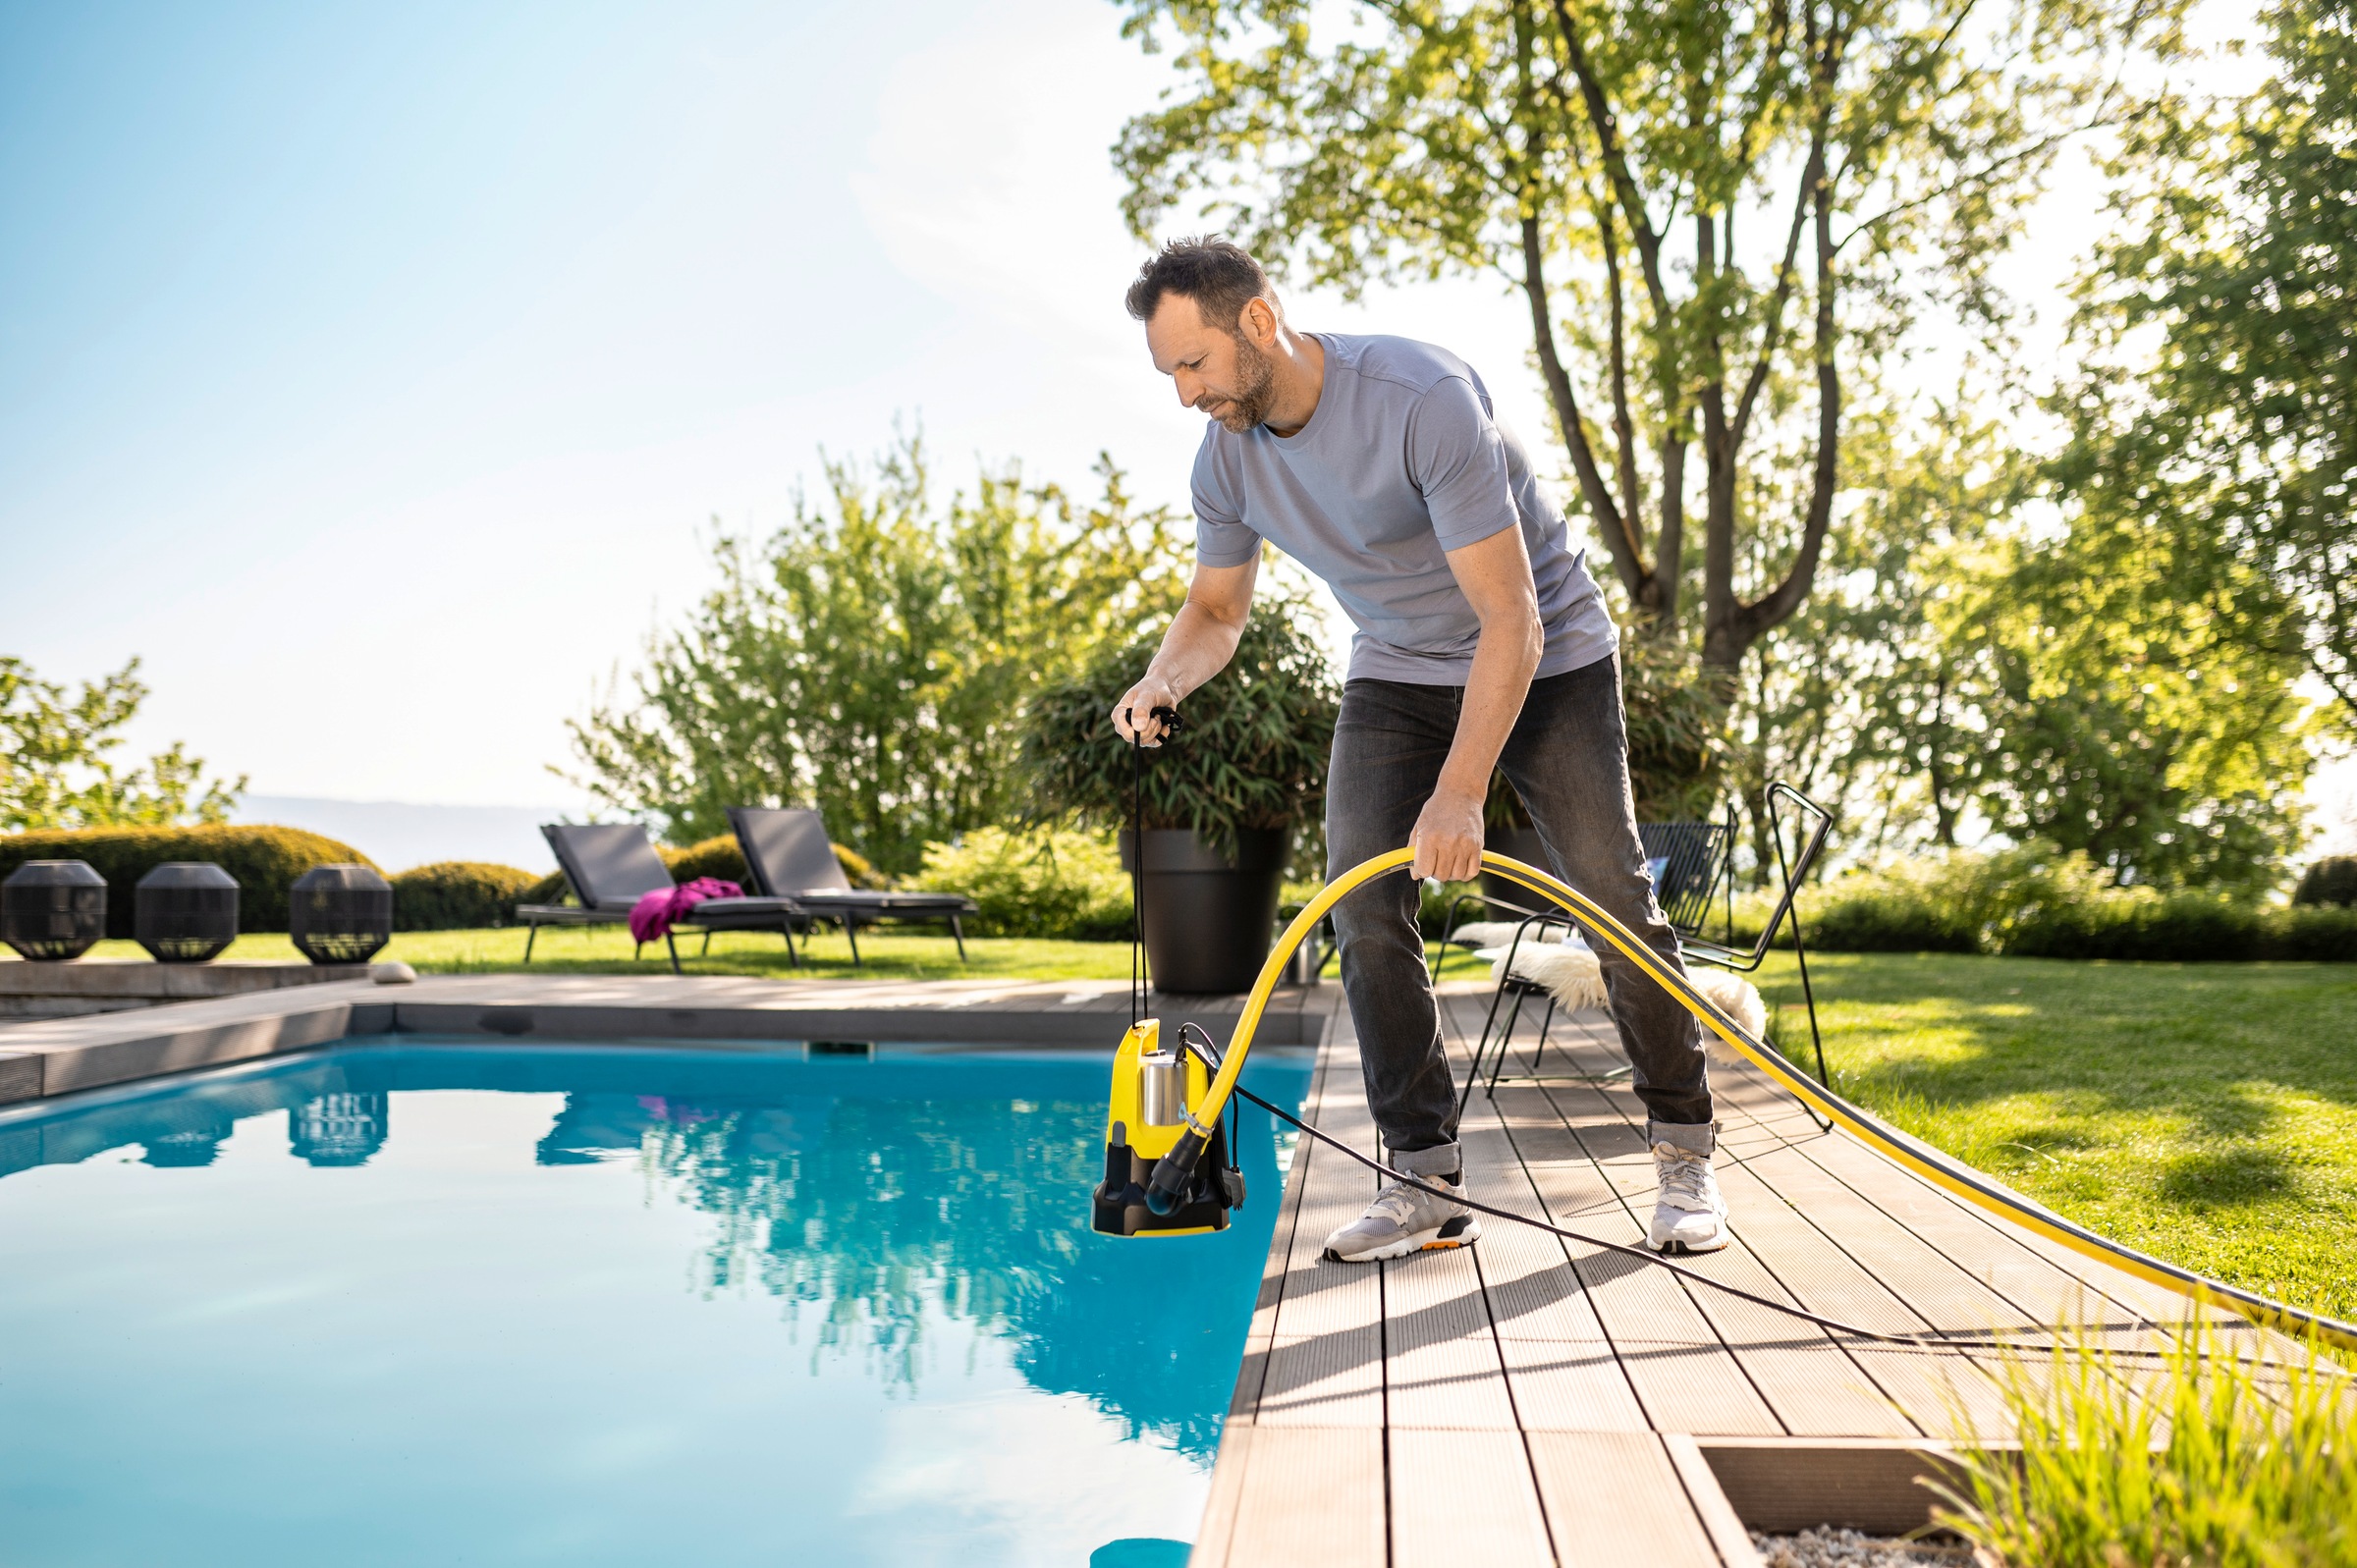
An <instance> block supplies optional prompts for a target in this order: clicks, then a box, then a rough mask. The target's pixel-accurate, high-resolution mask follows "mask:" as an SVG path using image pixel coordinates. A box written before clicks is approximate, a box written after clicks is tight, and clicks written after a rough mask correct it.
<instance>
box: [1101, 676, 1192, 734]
mask: <svg viewBox="0 0 2357 1568" xmlns="http://www.w3.org/2000/svg"><path fill="white" fill-rule="evenodd" d="M1157 708H1169V709H1171V710H1172V711H1173V712H1177V711H1178V691H1177V689H1176V688H1174V687H1173V686H1172V685H1171V683H1170V682H1169V681H1168V680H1165V679H1164V678H1163V677H1162V676H1157V675H1155V674H1154V673H1153V672H1152V671H1148V672H1147V673H1146V677H1145V678H1144V679H1143V680H1140V681H1139V682H1138V683H1137V684H1136V685H1134V686H1131V687H1130V688H1129V690H1128V691H1127V692H1126V693H1125V694H1124V696H1123V698H1122V700H1121V701H1119V702H1117V703H1115V704H1114V705H1113V730H1114V733H1116V734H1118V735H1120V736H1121V737H1122V738H1123V739H1124V740H1125V741H1126V740H1134V741H1138V742H1142V743H1143V744H1145V745H1149V746H1159V745H1161V744H1162V738H1163V735H1164V734H1165V733H1166V732H1167V731H1166V730H1164V728H1163V723H1162V721H1161V720H1160V719H1157V718H1155V717H1154V710H1155V709H1157Z"/></svg>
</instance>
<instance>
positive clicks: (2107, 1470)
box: [1938, 1324, 2357, 1568]
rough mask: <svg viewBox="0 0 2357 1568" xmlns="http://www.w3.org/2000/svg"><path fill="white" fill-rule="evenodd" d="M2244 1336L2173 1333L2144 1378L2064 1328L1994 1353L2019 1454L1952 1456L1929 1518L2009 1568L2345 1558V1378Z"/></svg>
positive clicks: (2353, 1414) (2349, 1530)
mask: <svg viewBox="0 0 2357 1568" xmlns="http://www.w3.org/2000/svg"><path fill="white" fill-rule="evenodd" d="M2244 1340H2245V1336H2241V1335H2237V1336H2234V1337H2233V1338H2229V1337H2228V1336H2227V1335H2225V1334H2223V1333H2220V1332H2219V1331H2218V1330H2216V1329H2214V1328H2212V1327H2210V1326H2209V1325H2205V1324H2190V1325H2182V1326H2180V1327H2179V1329H2178V1330H2177V1333H2176V1337H2175V1339H2174V1341H2173V1342H2172V1345H2171V1347H2170V1351H2169V1354H2168V1357H2167V1360H2166V1361H2165V1364H2164V1365H2163V1366H2162V1367H2160V1368H2159V1369H2153V1368H2150V1367H2148V1366H2145V1365H2142V1364H2134V1363H2123V1362H2122V1361H2120V1360H2119V1359H2117V1358H2115V1357H2114V1356H2113V1355H2112V1354H2111V1352H2110V1348H2109V1347H2108V1346H2106V1345H2105V1344H2104V1343H2103V1342H2102V1341H2101V1340H2100V1339H2099V1338H2097V1337H2096V1336H2095V1335H2093V1334H2091V1333H2089V1332H2087V1331H2086V1330H2084V1329H2081V1330H2078V1331H2076V1332H2074V1333H2072V1334H2070V1335H2067V1336H2065V1337H2064V1338H2063V1339H2062V1340H2061V1341H2060V1342H2058V1343H2056V1346H2055V1348H2054V1350H2053V1352H2052V1354H2051V1356H2049V1357H2047V1358H2045V1361H2046V1364H2045V1365H2044V1366H2040V1365H2038V1364H2037V1363H2036V1362H2035V1361H2031V1360H2029V1358H2028V1357H2027V1356H2014V1357H2007V1358H2005V1359H2004V1360H2003V1361H2001V1362H2000V1363H1999V1370H1998V1371H1996V1372H1995V1373H1992V1374H1989V1375H1988V1376H1990V1377H1991V1378H1992V1379H1993V1380H1994V1381H1995V1383H1996V1385H1997V1388H1998V1391H1999V1392H2000V1394H2001V1396H2002V1398H2003V1400H2004V1405H2005V1409H2006V1411H2007V1413H2008V1414H2009V1415H2010V1416H2011V1417H2012V1419H2013V1424H2014V1426H2015V1427H2016V1428H2017V1429H2018V1432H2019V1436H2020V1444H2021V1447H2020V1453H2019V1455H2018V1456H2016V1455H2015V1454H2013V1453H2011V1452H2009V1451H2006V1450H2005V1449H2002V1448H1997V1447H1991V1448H1970V1447H1968V1448H1967V1449H1966V1451H1965V1454H1964V1462H1965V1472H1966V1481H1965V1486H1964V1487H1963V1489H1962V1490H1961V1491H1960V1492H1959V1491H1947V1497H1948V1502H1949V1506H1947V1507H1946V1508H1943V1509H1942V1510H1940V1512H1939V1516H1938V1522H1939V1523H1941V1524H1943V1525H1946V1527H1948V1528H1949V1529H1952V1530H1954V1531H1956V1532H1957V1533H1958V1534H1960V1535H1962V1536H1964V1537H1965V1538H1966V1539H1967V1540H1969V1541H1975V1542H1977V1543H1978V1544H1980V1545H1982V1546H1985V1547H1987V1548H1988V1549H1989V1550H1990V1551H1992V1552H1993V1553H1995V1554H1996V1556H1997V1557H1998V1558H1999V1559H2000V1560H2001V1562H2004V1563H2006V1564H2011V1565H2019V1568H2031V1565H2033V1564H2035V1565H2036V1568H2125V1565H2128V1564H2134V1565H2137V1568H2143V1565H2146V1564H2153V1565H2156V1568H2158V1565H2165V1564H2180V1563H2182V1564H2188V1565H2191V1564H2202V1565H2205V1568H2348V1565H2351V1564H2357V1385H2353V1384H2352V1383H2351V1380H2350V1379H2349V1376H2348V1374H2347V1373H2345V1372H2343V1371H2341V1370H2340V1368H2338V1367H2337V1366H2335V1365H2334V1364H2333V1363H2332V1361H2330V1359H2328V1358H2327V1356H2326V1355H2324V1354H2323V1353H2322V1352H2321V1348H2320V1347H2319V1346H2317V1345H2314V1344H2310V1345H2308V1346H2307V1347H2306V1348H2305V1349H2304V1351H2302V1352H2300V1353H2297V1354H2294V1355H2293V1356H2290V1357H2288V1358H2279V1357H2278V1355H2277V1353H2276V1352H2275V1351H2273V1350H2271V1349H2264V1348H2263V1349H2261V1350H2259V1351H2257V1352H2253V1351H2252V1350H2249V1349H2246V1348H2244ZM1959 1414H1961V1412H1959ZM1967 1430H1969V1429H1967ZM1942 1489H1943V1490H1947V1489H1946V1488H1945V1487H1944V1488H1942Z"/></svg>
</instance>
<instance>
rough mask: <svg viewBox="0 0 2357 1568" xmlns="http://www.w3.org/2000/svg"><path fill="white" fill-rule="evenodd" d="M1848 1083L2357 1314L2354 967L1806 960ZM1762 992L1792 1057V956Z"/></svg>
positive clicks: (2127, 1233) (2142, 1243)
mask: <svg viewBox="0 0 2357 1568" xmlns="http://www.w3.org/2000/svg"><path fill="white" fill-rule="evenodd" d="M1809 971H1810V975H1811V978H1812V979H1813V980H1814V981H1815V982H1816V986H1817V996H1818V1015H1819V1018H1820V1020H1821V1021H1822V1022H1823V1024H1824V1025H1825V1032H1826V1042H1825V1045H1826V1058H1827V1061H1828V1063H1829V1064H1830V1065H1831V1067H1832V1069H1833V1072H1834V1075H1835V1087H1836V1089H1838V1090H1839V1091H1840V1092H1841V1093H1842V1094H1844V1095H1846V1096H1848V1097H1849V1098H1851V1099H1853V1100H1856V1101H1857V1102H1859V1103H1860V1104H1862V1105H1864V1106H1866V1107H1868V1108H1870V1109H1872V1110H1874V1111H1876V1112H1877V1113H1879V1114H1881V1115H1882V1116H1884V1117H1885V1118H1887V1119H1888V1120H1891V1121H1892V1122H1895V1123H1896V1124H1897V1125H1899V1126H1901V1127H1903V1128H1905V1129H1906V1130H1907V1131H1909V1132H1911V1133H1913V1134H1915V1135H1916V1136H1917V1137H1919V1138H1922V1139H1924V1140H1925V1141H1926V1142H1928V1143H1932V1144H1935V1145H1937V1146H1938V1147H1940V1148H1942V1149H1945V1150H1946V1151H1947V1152H1949V1153H1950V1154H1953V1155H1955V1156H1957V1157H1958V1158H1960V1159H1962V1160H1964V1161H1965V1162H1968V1163H1970V1164H1972V1165H1975V1166H1977V1167H1979V1168H1980V1169H1983V1170H1986V1171H1989V1172H1991V1173H1992V1174H1994V1175H1997V1176H1998V1177H2000V1178H2001V1179H2002V1180H2004V1181H2006V1182H2007V1183H2009V1184H2011V1185H2012V1186H2015V1187H2017V1188H2019V1189H2020V1190H2021V1191H2023V1192H2026V1193H2028V1194H2030V1195H2031V1196H2033V1197H2035V1198H2037V1199H2038V1200H2039V1201H2040V1202H2042V1203H2044V1204H2047V1205H2048V1206H2050V1207H2052V1208H2054V1209H2056V1210H2057V1211H2059V1212H2060V1213H2062V1214H2064V1215H2067V1216H2069V1217H2071V1218H2073V1219H2075V1220H2077V1221H2079V1222H2080V1223H2081V1224H2084V1225H2087V1226H2089V1227H2090V1228H2092V1229H2095V1230H2100V1231H2102V1232H2104V1233H2105V1234H2106V1235H2110V1236H2113V1237H2116V1238H2118V1239H2119V1240H2121V1241H2124V1242H2127V1243H2128V1244H2130V1245H2131V1246H2134V1247H2137V1248H2139V1249H2141V1250H2143V1251H2146V1252H2150V1253H2153V1254H2155V1255H2156V1256H2159V1257H2163V1258H2166V1259H2168V1260H2170V1261H2172V1262H2174V1263H2178V1264H2182V1265H2185V1266H2187V1267H2189V1268H2193V1269H2197V1270H2200V1271H2202V1272H2204V1273H2208V1274H2211V1275H2214V1276H2216V1277H2218V1278H2221V1279H2225V1280H2228V1281H2230V1282H2232V1283H2234V1284H2238V1285H2241V1286H2243V1287H2245V1288H2247V1289H2251V1290H2258V1291H2263V1292H2265V1293H2267V1294H2268V1295H2271V1296H2276V1297H2279V1298H2281V1299H2284V1300H2288V1301H2292V1302H2296V1303H2299V1304H2301V1305H2305V1306H2309V1307H2313V1308H2320V1309H2322V1310H2324V1311H2327V1312H2330V1313H2331V1314H2333V1315H2334V1316H2336V1317H2340V1318H2357V1252H2352V1243H2353V1242H2357V966H2353V965H2347V964H2292V963H2283V964H2154V963H2118V964H2113V963H2068V962H2061V961H2056V960H2048V959H2037V958H1974V957H1961V956H1949V955H1945V954H1924V955H1919V956H1901V955H1895V954H1880V953H1877V954H1864V953H1828V954H1825V955H1822V956H1813V957H1811V959H1810V961H1809ZM1761 990H1762V992H1763V993H1764V994H1765V995H1766V996H1767V998H1768V1000H1769V1001H1770V1002H1771V1003H1772V1004H1778V1003H1781V1004H1782V1015H1781V1035H1782V1037H1783V1038H1784V1039H1785V1040H1786V1041H1788V1042H1790V1043H1791V1049H1792V1050H1793V1051H1794V1054H1796V1055H1797V1054H1799V1053H1800V1052H1802V1051H1805V1049H1806V1045H1807V1039H1808V1022H1807V1019H1806V1018H1805V1016H1803V1015H1802V1014H1801V1013H1800V1011H1799V1005H1798V1004H1799V1000H1800V985H1799V981H1798V978H1797V976H1796V975H1795V973H1794V970H1793V968H1792V963H1791V960H1790V959H1789V958H1788V957H1782V956H1781V955H1780V956H1779V957H1778V958H1775V959H1772V960H1771V962H1770V966H1769V968H1768V970H1767V972H1766V974H1765V975H1764V976H1763V977H1762V984H1761Z"/></svg>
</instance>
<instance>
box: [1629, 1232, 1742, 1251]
mask: <svg viewBox="0 0 2357 1568" xmlns="http://www.w3.org/2000/svg"><path fill="white" fill-rule="evenodd" d="M1733 1239H1734V1238H1733V1237H1732V1236H1729V1235H1728V1234H1727V1232H1726V1231H1724V1230H1722V1231H1720V1232H1719V1239H1718V1240H1717V1241H1706V1242H1703V1243H1701V1244H1700V1245H1696V1244H1695V1243H1693V1242H1690V1241H1677V1240H1674V1239H1672V1240H1670V1241H1655V1240H1654V1239H1653V1238H1652V1237H1651V1236H1648V1237H1646V1238H1645V1245H1646V1246H1647V1247H1648V1248H1649V1249H1651V1250H1652V1251H1654V1252H1657V1253H1659V1254H1661V1255H1662V1256H1663V1257H1665V1258H1699V1257H1701V1256H1702V1255H1703V1254H1704V1253H1706V1252H1725V1251H1726V1250H1727V1243H1728V1242H1730V1241H1732V1240H1733Z"/></svg>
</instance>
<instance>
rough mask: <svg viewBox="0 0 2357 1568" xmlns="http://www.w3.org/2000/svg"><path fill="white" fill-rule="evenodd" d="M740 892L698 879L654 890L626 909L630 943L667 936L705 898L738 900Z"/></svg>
mask: <svg viewBox="0 0 2357 1568" xmlns="http://www.w3.org/2000/svg"><path fill="white" fill-rule="evenodd" d="M743 896H744V890H743V889H742V888H740V887H738V886H737V884H735V883H733V882H722V881H721V880H720V879H719V878H717V877H698V878H696V879H695V880H694V881H693V882H690V883H686V884H685V885H684V886H681V887H678V888H657V889H656V890H655V891H654V892H650V893H646V894H644V895H643V896H641V897H640V898H639V900H638V901H637V902H636V903H634V904H632V905H631V906H630V940H631V941H632V942H654V941H656V940H658V939H660V938H663V937H667V936H669V935H671V928H672V927H674V926H676V925H678V924H679V923H680V922H681V921H683V920H685V919H686V918H687V916H688V913H689V912H690V911H691V910H693V909H694V908H695V906H696V905H697V904H699V903H702V902H703V901H704V900H705V899H706V898H741V897H743Z"/></svg>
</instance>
